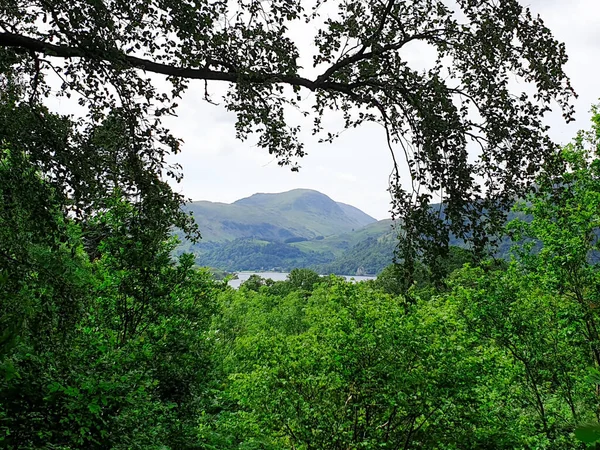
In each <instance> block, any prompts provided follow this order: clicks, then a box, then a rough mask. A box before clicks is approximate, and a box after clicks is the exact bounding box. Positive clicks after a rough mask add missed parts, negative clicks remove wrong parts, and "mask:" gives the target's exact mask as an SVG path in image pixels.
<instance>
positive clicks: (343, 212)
mask: <svg viewBox="0 0 600 450" xmlns="http://www.w3.org/2000/svg"><path fill="white" fill-rule="evenodd" d="M186 210H187V211H190V212H191V213H192V214H193V215H194V218H195V219H196V222H197V223H198V226H199V228H200V232H201V233H202V239H203V242H226V241H233V240H236V239H257V240H263V241H268V242H280V243H286V242H287V243H289V242H293V241H301V240H310V239H314V238H317V237H320V236H323V237H325V236H332V235H336V234H340V233H346V232H350V231H352V230H354V229H358V228H362V227H363V226H365V225H368V224H370V223H374V222H376V220H375V219H374V218H373V217H371V216H369V215H368V214H365V213H364V212H362V211H361V210H360V209H358V208H355V207H353V206H350V205H346V204H344V203H338V202H335V201H334V200H332V199H331V198H329V197H328V196H327V195H325V194H322V193H320V192H318V191H314V190H310V189H294V190H292V191H288V192H282V193H277V194H254V195H252V196H250V197H247V198H243V199H240V200H237V201H235V202H234V203H231V204H228V203H214V202H209V201H199V202H191V203H189V204H187V205H186Z"/></svg>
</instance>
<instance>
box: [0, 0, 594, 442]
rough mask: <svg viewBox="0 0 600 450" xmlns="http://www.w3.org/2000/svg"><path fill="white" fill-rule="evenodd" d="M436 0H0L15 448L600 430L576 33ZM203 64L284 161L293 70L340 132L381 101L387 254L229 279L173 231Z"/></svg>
mask: <svg viewBox="0 0 600 450" xmlns="http://www.w3.org/2000/svg"><path fill="white" fill-rule="evenodd" d="M447 3H448V2H445V1H441V0H413V1H411V0H407V1H403V2H399V1H395V0H386V1H380V0H366V1H364V2H346V1H341V2H338V3H336V4H335V5H333V6H334V7H335V8H337V9H334V11H337V13H336V14H337V15H336V16H327V17H329V18H326V19H323V18H322V17H321V16H320V15H319V14H320V13H321V11H322V8H327V7H331V5H332V4H331V3H330V2H327V1H325V0H323V1H320V0H317V1H316V2H315V4H314V5H312V6H310V7H309V6H306V4H305V3H303V2H300V1H299V0H286V1H281V2H262V1H258V0H239V1H234V0H225V1H214V2H213V1H208V0H190V1H181V0H177V1H174V0H128V1H122V0H73V1H71V2H61V1H55V0H31V1H27V2H25V1H22V0H0V447H2V448H7V449H52V450H70V449H123V450H124V449H156V450H165V449H173V450H179V449H207V450H211V449H212V450H228V449H231V450H233V449H237V450H276V449H277V450H279V449H289V450H320V449H324V450H349V449H353V450H354V449H356V450H358V449H365V450H374V449H390V450H391V449H394V450H397V449H444V450H455V449H507V450H508V449H548V450H553V449H556V450H559V449H585V448H596V447H598V446H599V445H600V425H599V422H600V323H598V322H600V265H599V264H598V258H599V256H600V253H599V252H600V248H599V247H600V242H599V238H600V234H599V232H598V229H599V227H600V106H592V110H591V125H590V126H589V127H587V128H586V129H584V130H582V131H580V132H579V133H577V135H576V136H575V137H574V138H573V139H572V141H571V142H570V143H566V144H563V145H560V146H559V145H558V144H556V143H554V142H552V140H551V139H550V137H549V135H548V128H547V126H546V125H545V122H544V113H546V112H547V111H548V110H549V109H550V108H551V107H556V106H558V109H560V111H561V112H562V114H563V117H564V119H565V120H566V121H570V120H572V119H573V106H572V100H573V97H574V96H575V93H574V90H573V88H572V86H571V84H570V80H569V78H568V77H567V75H566V74H565V72H564V71H563V66H564V65H565V64H566V61H567V55H566V50H565V46H564V45H563V44H561V43H560V42H558V41H557V40H556V39H555V38H554V37H553V35H552V33H551V31H550V30H549V29H548V28H547V27H546V25H545V24H544V22H543V20H542V19H541V18H540V17H536V16H535V15H533V14H532V13H531V11H530V10H529V9H528V8H527V7H525V6H523V5H522V4H521V3H520V2H519V1H517V0H505V1H503V2H497V1H492V0H477V1H474V0H469V1H466V0H465V1H463V0H458V1H456V2H455V3H456V5H455V8H454V9H452V8H449V7H448V6H447ZM324 5H325V6H324ZM320 17H321V18H320ZM331 17H335V18H331ZM298 22H301V23H309V24H311V26H314V27H315V29H317V33H316V35H315V36H314V39H313V46H314V49H316V52H315V54H314V55H313V58H312V59H313V67H312V68H313V69H314V70H316V73H318V74H319V75H316V76H312V75H311V73H310V72H306V70H305V68H304V67H303V66H302V65H300V64H299V62H298V61H299V54H300V48H301V47H302V46H301V45H300V44H301V43H299V42H296V41H295V40H294V39H293V38H292V36H291V35H290V34H289V33H288V31H289V27H290V26H291V25H290V24H292V23H298ZM413 41H423V42H425V43H427V45H429V46H431V47H432V48H434V49H435V51H436V54H437V56H436V61H435V64H434V65H433V66H432V67H431V68H429V69H427V70H424V71H422V70H417V69H413V68H411V67H410V65H409V64H408V63H407V62H406V61H405V60H404V59H403V53H402V50H403V48H404V47H405V46H406V45H408V44H409V43H410V42H413ZM446 74H448V75H446ZM156 77H162V78H156ZM512 77H519V78H521V79H523V80H524V82H526V83H528V87H530V88H531V89H532V90H533V93H532V94H527V93H522V94H521V95H514V94H513V91H512V90H511V89H512V87H511V85H510V83H509V81H508V80H509V78H512ZM157 80H158V81H157ZM209 81H210V82H220V83H225V84H226V85H227V89H228V90H227V93H226V94H225V95H224V98H223V99H222V101H223V102H224V103H223V105H222V106H223V107H224V108H225V109H227V110H228V111H229V112H232V113H235V115H236V122H235V125H233V127H232V130H231V131H232V133H235V134H236V135H237V137H238V138H239V139H242V140H243V139H248V138H249V137H250V136H251V135H252V136H253V137H254V138H256V145H257V146H258V147H260V148H262V149H264V150H265V152H268V153H270V154H273V155H274V156H275V157H277V158H278V161H279V163H280V164H281V165H283V166H289V167H290V168H291V169H292V170H293V171H296V170H299V162H298V161H299V159H300V158H302V157H304V156H305V148H304V144H303V142H302V139H301V136H302V135H301V133H300V131H299V128H298V127H297V126H296V125H294V124H293V123H292V122H289V121H288V116H287V112H288V111H289V109H290V108H299V109H301V108H304V106H303V104H302V102H301V99H300V97H301V96H300V95H299V93H300V92H310V93H311V95H313V97H311V101H312V102H313V104H312V105H311V106H310V107H309V108H307V109H306V110H305V111H304V113H305V114H304V115H305V116H306V117H308V118H309V119H310V120H309V122H310V123H311V124H312V125H310V126H309V128H311V131H312V132H314V133H315V134H318V135H320V136H321V137H322V139H323V140H324V141H326V142H328V141H331V140H334V139H335V138H336V135H335V133H333V132H332V131H331V130H328V129H327V128H326V127H325V125H324V124H325V123H326V122H325V118H326V117H327V114H329V113H331V112H335V111H337V112H340V111H341V112H342V114H343V116H344V123H345V125H344V126H345V128H346V129H352V128H355V127H359V126H362V125H363V124H365V123H367V122H375V123H376V124H379V125H381V127H380V131H381V132H382V133H384V135H385V138H386V141H387V144H388V146H389V147H390V149H391V150H392V155H394V161H395V163H394V165H395V167H394V168H393V170H392V174H391V176H390V193H391V194H392V211H393V213H394V215H395V218H396V219H397V220H398V221H399V222H400V223H401V227H399V229H398V230H397V231H398V236H397V239H398V247H397V250H396V254H395V258H396V262H395V263H394V264H391V265H389V266H387V267H386V268H385V269H384V270H383V271H382V272H381V273H380V274H379V276H378V277H377V279H375V280H369V281H363V282H359V283H351V282H347V281H345V280H344V279H343V278H340V277H337V276H335V275H330V276H320V275H319V274H318V273H316V272H314V271H312V270H309V269H306V268H296V269H294V270H292V271H291V272H290V274H289V276H288V279H287V280H286V281H279V282H273V281H271V280H265V279H261V278H260V277H257V276H255V277H251V278H250V279H249V280H248V281H246V282H245V283H244V284H242V285H241V287H240V288H239V289H232V288H231V287H229V286H228V285H227V280H224V281H218V280H216V279H215V278H214V277H213V275H212V274H211V273H210V272H209V270H208V269H207V268H203V267H201V266H202V264H201V261H200V264H199V262H198V261H197V259H196V256H195V255H193V254H190V253H185V252H184V253H180V252H176V249H177V248H178V245H179V244H180V240H179V238H178V236H181V235H184V236H185V237H186V239H188V240H189V242H195V241H198V240H199V239H201V233H202V230H201V229H198V226H197V224H196V223H194V221H193V220H192V218H191V216H190V215H189V214H188V213H187V212H186V211H185V209H184V205H185V203H186V198H185V197H184V196H183V195H182V194H181V193H179V191H177V190H176V189H175V188H173V186H174V185H176V183H177V181H178V180H180V179H181V176H182V174H181V171H180V168H179V167H176V166H173V165H172V164H170V163H169V160H168V156H169V155H172V154H175V153H178V152H179V151H180V150H181V142H180V141H179V140H178V138H177V137H175V136H173V135H172V134H171V132H170V131H169V129H168V128H167V127H166V125H165V124H164V123H163V118H164V117H170V116H176V115H177V101H178V99H179V98H180V97H181V96H183V95H185V94H186V90H187V89H188V87H189V84H190V83H192V82H199V83H203V82H204V83H205V84H204V87H205V96H204V98H203V99H202V101H206V102H212V103H214V100H212V98H211V96H210V90H209V84H208V82H209ZM57 99H58V100H60V101H61V102H64V104H68V102H72V104H73V105H76V108H75V109H73V111H78V112H79V113H77V114H76V113H72V112H70V113H65V112H64V110H62V111H61V110H60V108H59V107H58V106H57V104H58V103H57ZM61 104H62V103H61ZM77 108H79V109H77ZM474 111H477V113H475V112H474ZM472 145H476V146H477V148H478V149H479V151H478V153H477V155H476V157H472V155H471V156H470V155H469V152H470V151H471V149H472ZM394 152H395V153H394ZM396 154H397V155H398V157H399V156H400V155H401V154H402V155H404V156H405V158H406V162H407V163H408V165H409V167H410V168H411V173H410V175H411V177H412V179H411V180H401V179H400V172H399V169H398V166H397V162H396V160H395V155H396ZM411 182H412V183H411ZM403 183H404V184H403ZM410 185H412V189H411V188H409V187H407V186H410ZM434 193H440V195H441V197H442V198H441V201H442V204H443V206H444V210H443V214H440V213H439V210H438V211H437V213H436V211H434V210H433V209H432V208H431V204H432V200H433V198H434V195H433V194H434ZM511 211H512V213H511ZM509 215H510V220H507V218H508V217H509ZM451 237H452V238H453V239H461V240H462V241H463V242H464V248H457V247H454V246H452V245H450V242H451ZM366 242H368V241H366ZM498 245H502V246H509V247H510V252H509V253H508V254H507V256H506V257H505V258H498V257H494V255H496V249H497V248H498ZM376 256H377V255H373V257H374V258H375V257H376Z"/></svg>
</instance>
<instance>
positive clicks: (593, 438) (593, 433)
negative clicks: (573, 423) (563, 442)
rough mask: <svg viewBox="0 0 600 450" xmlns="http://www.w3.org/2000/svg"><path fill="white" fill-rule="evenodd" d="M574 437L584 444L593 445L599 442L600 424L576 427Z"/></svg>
mask: <svg viewBox="0 0 600 450" xmlns="http://www.w3.org/2000/svg"><path fill="white" fill-rule="evenodd" d="M575 437H576V438H577V439H579V440H580V441H583V442H585V443H586V444H594V443H596V442H598V441H600V424H588V425H581V426H579V427H577V429H576V430H575Z"/></svg>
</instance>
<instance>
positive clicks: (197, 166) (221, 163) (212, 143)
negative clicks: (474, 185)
mask: <svg viewBox="0 0 600 450" xmlns="http://www.w3.org/2000/svg"><path fill="white" fill-rule="evenodd" d="M529 5H530V6H531V8H532V10H533V11H534V12H535V13H539V14H540V15H541V16H542V17H543V18H544V20H545V23H546V25H547V26H548V27H549V28H550V29H551V30H552V31H553V32H554V34H555V36H556V37H557V38H558V39H559V40H561V41H564V42H565V43H566V45H567V51H568V53H569V55H570V61H569V63H568V65H567V71H568V74H569V75H570V76H571V77H572V82H573V86H574V88H575V90H576V91H577V92H578V94H579V96H580V97H579V99H577V101H576V111H577V116H576V117H577V121H576V123H574V124H570V125H566V124H565V123H564V121H563V119H562V117H561V115H560V114H559V113H553V114H551V115H549V116H548V123H549V125H551V127H552V131H551V133H552V137H553V138H554V139H555V140H557V141H559V142H566V141H568V140H570V138H571V137H572V136H573V135H574V133H575V131H576V130H577V129H580V128H587V127H588V123H587V120H588V118H589V113H588V112H589V109H590V106H591V105H592V104H593V103H595V102H597V101H598V98H599V97H600V88H599V86H598V81H597V79H598V74H599V73H600V59H599V58H598V55H600V34H599V33H600V32H599V30H600V2H598V0H573V1H564V0H530V1H529ZM305 32H306V30H302V33H305ZM305 35H306V34H305ZM300 36H301V34H300ZM305 41H306V43H307V44H308V40H307V39H306V38H305ZM307 44H303V45H302V47H303V49H307V50H308V45H307ZM409 56H410V55H409ZM411 57H412V58H413V59H414V63H415V64H419V65H420V64H425V61H424V59H423V51H422V49H414V53H412V56H411ZM302 62H303V64H304V65H305V66H306V67H307V69H308V68H309V66H310V58H306V57H305V58H303V59H302ZM225 88H226V86H225V85H224V84H218V83H209V89H210V92H211V93H213V100H215V101H217V102H219V101H220V99H219V96H218V95H217V94H218V93H219V92H223V91H224V89H225ZM203 96H204V86H203V84H202V83H192V84H191V88H190V90H189V91H188V92H187V93H186V95H185V96H184V99H183V101H182V102H181V107H180V109H179V117H178V118H176V119H174V120H172V122H171V124H170V126H171V128H172V130H173V132H174V134H175V135H176V136H179V137H181V138H183V140H184V141H185V143H184V145H183V152H182V153H181V154H180V155H178V156H177V157H176V158H175V160H176V161H177V162H179V163H181V164H182V165H183V168H184V174H185V178H184V181H183V183H182V184H181V185H179V186H177V189H179V190H181V191H182V192H183V193H184V194H185V195H186V196H188V197H191V198H193V199H206V200H213V201H225V202H231V201H234V200H236V199H238V198H241V197H245V196H248V195H251V194H253V193H255V192H281V191H285V190H289V189H294V188H310V189H316V190H319V191H321V192H323V193H325V194H327V195H329V196H330V197H332V198H333V199H334V200H337V201H342V202H345V203H349V204H352V205H354V206H357V207H359V208H361V209H362V210H364V211H365V212H367V213H368V214H371V215H372V216H374V217H376V218H378V219H383V218H386V217H389V209H390V205H389V200H390V197H389V194H388V192H387V187H388V176H389V173H390V171H391V168H392V163H391V157H390V154H389V150H388V148H387V146H386V143H385V139H384V134H383V132H382V130H381V129H380V127H378V126H376V125H366V126H363V127H361V128H360V129H352V130H348V131H346V132H344V133H343V134H342V136H341V137H340V138H339V140H337V141H335V142H334V143H333V144H331V145H329V144H318V143H317V142H316V139H314V138H313V137H311V136H310V133H308V132H307V133H305V135H304V138H305V139H304V142H305V143H306V150H307V153H308V156H306V157H305V158H304V159H303V160H301V161H300V165H301V166H302V169H301V171H300V173H292V172H290V171H289V169H286V168H281V167H279V166H278V165H277V163H276V162H275V161H273V157H272V156H271V155H269V154H268V153H267V151H266V150H262V149H259V148H256V147H255V146H254V144H253V142H252V141H248V142H240V141H238V140H236V139H235V137H234V134H235V130H234V127H233V123H234V120H235V117H234V116H233V114H231V113H228V112H226V111H225V109H224V107H223V106H220V107H215V106H212V105H209V104H208V103H206V102H205V101H204V100H203ZM306 126H307V128H309V127H310V121H308V122H307V123H306ZM327 126H328V127H332V128H333V131H339V130H340V129H341V127H342V124H341V122H340V120H339V119H337V118H334V119H328V121H327ZM406 180H407V183H408V179H406Z"/></svg>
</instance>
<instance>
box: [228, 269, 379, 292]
mask: <svg viewBox="0 0 600 450" xmlns="http://www.w3.org/2000/svg"><path fill="white" fill-rule="evenodd" d="M251 275H258V276H259V277H261V278H270V279H271V280H273V281H285V280H286V279H287V276H288V274H287V273H284V272H238V274H237V276H238V278H237V280H229V286H231V287H232V288H234V289H237V288H239V287H240V284H242V283H243V282H244V281H246V280H247V279H248V278H250V276H251ZM342 276H343V277H344V278H346V280H348V281H354V282H357V281H364V280H374V279H375V278H377V277H361V276H351V275H342Z"/></svg>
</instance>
